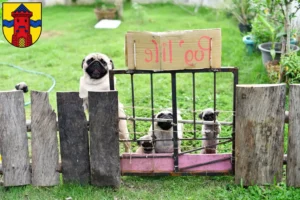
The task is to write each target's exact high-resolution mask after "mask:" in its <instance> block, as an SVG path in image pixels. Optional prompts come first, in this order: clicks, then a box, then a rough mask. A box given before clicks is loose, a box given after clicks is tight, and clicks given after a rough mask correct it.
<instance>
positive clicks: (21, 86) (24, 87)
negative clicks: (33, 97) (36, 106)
mask: <svg viewBox="0 0 300 200" xmlns="http://www.w3.org/2000/svg"><path fill="white" fill-rule="evenodd" d="M16 90H22V91H23V93H26V92H28V86H27V84H26V83H25V82H20V83H18V84H17V85H15V91H16Z"/></svg>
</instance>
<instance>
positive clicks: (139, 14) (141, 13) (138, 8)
mask: <svg viewBox="0 0 300 200" xmlns="http://www.w3.org/2000/svg"><path fill="white" fill-rule="evenodd" d="M131 6H132V8H133V10H135V15H136V19H139V21H140V23H141V24H143V23H145V22H146V20H147V12H146V11H145V8H144V7H143V6H142V5H141V4H139V3H137V2H132V3H131Z"/></svg>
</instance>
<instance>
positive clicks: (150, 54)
mask: <svg viewBox="0 0 300 200" xmlns="http://www.w3.org/2000/svg"><path fill="white" fill-rule="evenodd" d="M145 54H146V55H147V54H149V56H150V58H149V59H147V58H145V61H146V62H151V61H152V51H151V50H150V49H145Z"/></svg>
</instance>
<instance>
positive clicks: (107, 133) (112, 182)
mask: <svg viewBox="0 0 300 200" xmlns="http://www.w3.org/2000/svg"><path fill="white" fill-rule="evenodd" d="M89 120H90V163H91V183H92V184H93V185H96V186H113V187H119V186H120V180H121V178H120V176H121V174H120V155H119V133H118V121H119V120H118V92H117V91H105V92H89Z"/></svg>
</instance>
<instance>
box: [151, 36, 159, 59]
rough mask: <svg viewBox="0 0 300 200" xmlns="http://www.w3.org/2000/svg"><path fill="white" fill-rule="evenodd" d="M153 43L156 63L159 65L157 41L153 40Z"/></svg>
mask: <svg viewBox="0 0 300 200" xmlns="http://www.w3.org/2000/svg"><path fill="white" fill-rule="evenodd" d="M152 43H153V44H154V45H155V62H157V63H158V46H157V42H156V41H155V40H152Z"/></svg>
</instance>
